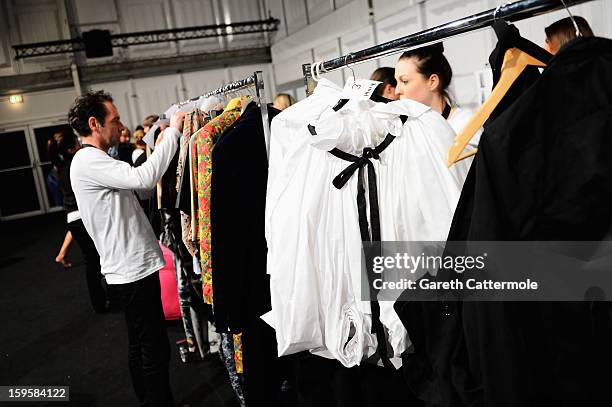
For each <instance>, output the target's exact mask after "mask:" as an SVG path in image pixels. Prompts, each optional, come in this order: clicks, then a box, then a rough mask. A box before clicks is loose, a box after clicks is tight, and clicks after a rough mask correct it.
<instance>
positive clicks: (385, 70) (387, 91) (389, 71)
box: [370, 66, 399, 100]
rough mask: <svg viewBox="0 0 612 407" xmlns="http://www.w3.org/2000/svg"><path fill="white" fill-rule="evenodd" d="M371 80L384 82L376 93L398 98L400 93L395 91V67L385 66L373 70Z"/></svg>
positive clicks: (394, 98) (393, 98)
mask: <svg viewBox="0 0 612 407" xmlns="http://www.w3.org/2000/svg"><path fill="white" fill-rule="evenodd" d="M370 80H372V81H378V82H382V83H381V84H380V85H378V86H377V87H376V89H375V90H374V93H375V94H377V95H378V96H382V97H384V98H385V99H389V100H397V99H399V95H398V94H396V93H395V87H396V86H397V81H396V80H395V69H393V68H391V67H388V66H383V67H380V68H378V69H377V70H375V71H374V72H372V75H371V76H370Z"/></svg>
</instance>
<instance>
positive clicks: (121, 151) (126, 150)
mask: <svg viewBox="0 0 612 407" xmlns="http://www.w3.org/2000/svg"><path fill="white" fill-rule="evenodd" d="M132 151H134V145H133V144H132V143H119V144H118V145H117V158H118V159H119V160H121V161H124V162H126V163H128V164H130V165H133V164H134V163H133V162H132Z"/></svg>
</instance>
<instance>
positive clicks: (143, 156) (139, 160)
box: [134, 151, 147, 167]
mask: <svg viewBox="0 0 612 407" xmlns="http://www.w3.org/2000/svg"><path fill="white" fill-rule="evenodd" d="M145 161H147V153H146V151H145V152H144V153H142V154H140V155H139V156H138V158H137V159H136V161H134V167H140V166H141V165H142V164H144V163H145Z"/></svg>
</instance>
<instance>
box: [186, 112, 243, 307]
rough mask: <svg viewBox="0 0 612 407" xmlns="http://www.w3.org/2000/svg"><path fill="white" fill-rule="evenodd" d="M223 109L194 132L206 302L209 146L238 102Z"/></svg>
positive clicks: (209, 299) (209, 290)
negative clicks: (195, 135) (195, 136)
mask: <svg viewBox="0 0 612 407" xmlns="http://www.w3.org/2000/svg"><path fill="white" fill-rule="evenodd" d="M234 106H235V108H233V109H226V110H225V111H224V112H223V113H222V114H220V115H219V116H217V117H215V118H214V119H212V120H211V121H209V122H208V123H207V124H206V125H205V126H204V127H203V128H202V129H201V130H200V131H199V132H198V134H197V136H198V137H197V139H196V148H197V163H198V171H197V191H198V224H197V232H198V233H197V236H196V238H197V239H198V240H199V242H200V263H201V268H202V294H203V297H204V302H205V303H206V304H212V303H213V286H212V264H211V237H210V231H211V226H210V186H211V179H212V149H213V145H214V142H215V141H216V140H217V138H218V137H219V136H220V135H221V134H222V133H223V131H224V130H225V129H227V128H228V127H229V126H231V125H232V124H233V123H234V122H235V121H236V120H238V118H239V117H240V110H241V104H240V103H234Z"/></svg>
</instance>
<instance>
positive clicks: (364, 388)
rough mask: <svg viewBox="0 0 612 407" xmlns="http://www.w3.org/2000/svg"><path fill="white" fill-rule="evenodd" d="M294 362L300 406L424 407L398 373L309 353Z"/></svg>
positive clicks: (295, 358)
mask: <svg viewBox="0 0 612 407" xmlns="http://www.w3.org/2000/svg"><path fill="white" fill-rule="evenodd" d="M293 361H294V367H295V383H294V385H295V388H296V392H297V399H298V403H297V406H298V407H320V406H321V407H323V406H324V407H379V406H381V407H383V406H384V407H387V406H405V407H420V406H423V403H422V402H421V401H419V400H417V399H416V398H415V397H414V396H413V394H412V393H411V392H410V391H409V390H408V389H406V388H405V385H404V384H403V383H402V378H401V371H399V370H397V371H396V370H393V369H388V368H385V367H380V366H375V365H370V364H367V363H366V364H362V365H360V366H355V367H352V368H347V367H344V366H343V365H342V364H341V363H340V362H338V361H337V360H331V359H325V358H322V357H319V356H315V355H312V354H310V353H309V352H301V353H298V354H296V355H295V356H293Z"/></svg>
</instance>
